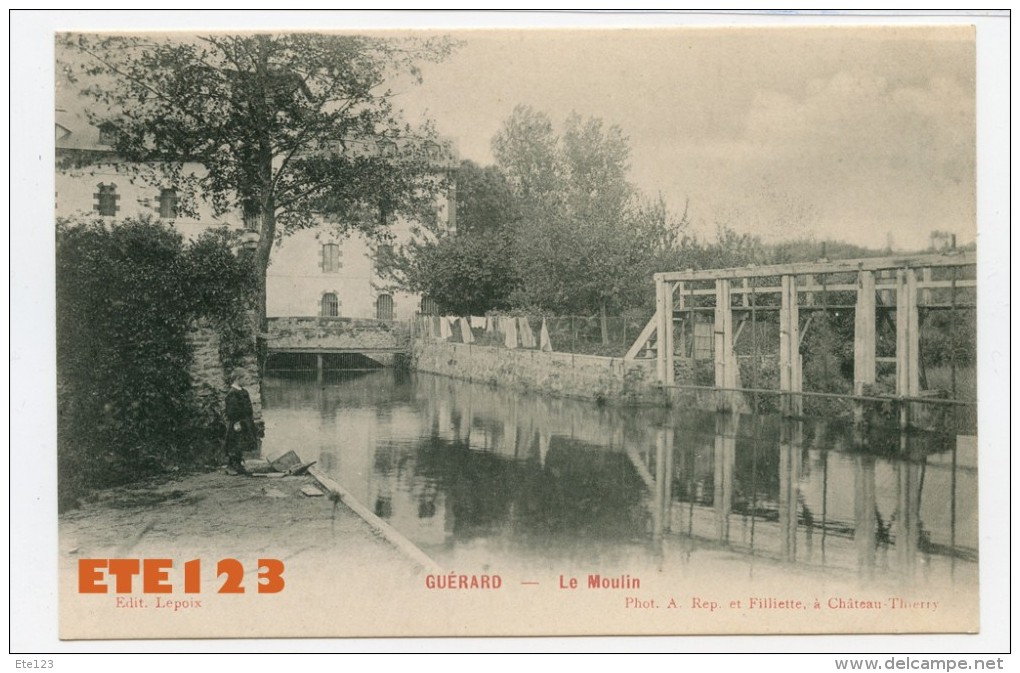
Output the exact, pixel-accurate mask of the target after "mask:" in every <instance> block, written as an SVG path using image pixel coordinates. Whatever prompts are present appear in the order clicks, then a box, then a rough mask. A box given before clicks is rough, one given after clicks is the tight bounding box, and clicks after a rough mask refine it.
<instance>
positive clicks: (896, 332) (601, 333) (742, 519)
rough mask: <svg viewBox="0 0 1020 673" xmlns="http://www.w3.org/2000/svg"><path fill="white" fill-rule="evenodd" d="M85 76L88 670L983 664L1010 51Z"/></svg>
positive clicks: (146, 35) (254, 57)
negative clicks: (829, 646) (941, 638)
mask: <svg viewBox="0 0 1020 673" xmlns="http://www.w3.org/2000/svg"><path fill="white" fill-rule="evenodd" d="M53 41H54V42H53V44H54V51H53V54H54V76H55V80H54V83H53V87H54V89H53V90H54V92H55V96H54V128H55V136H54V137H55V141H54V143H55V145H54V166H55V168H54V173H53V174H54V181H55V182H54V193H55V220H54V222H53V226H54V227H55V234H56V239H55V240H56V246H55V249H54V251H53V255H54V260H55V274H54V280H55V283H56V293H55V296H56V305H55V327H56V333H55V334H56V363H55V365H56V382H57V386H56V412H57V416H56V420H55V424H56V430H57V433H56V434H57V445H56V457H57V460H56V463H55V464H56V466H57V475H56V483H57V490H56V500H57V504H56V507H57V524H58V533H57V549H56V554H57V560H56V569H57V576H58V578H59V581H58V586H57V592H56V593H57V596H58V601H59V609H58V621H59V638H60V639H61V641H65V642H75V641H104V640H111V639H112V640H131V639H176V638H203V639H205V638H214V639H221V638H231V639H233V638H383V637H387V638H390V637H436V636H439V637H463V636H473V637H477V636H498V637H503V636H648V635H659V636H697V635H731V636H735V635H779V634H783V635H804V634H822V635H849V634H855V635H865V634H979V633H981V632H982V630H983V629H984V628H985V627H986V624H984V623H983V621H982V614H983V613H982V607H983V606H982V595H983V590H985V591H987V590H988V589H989V587H987V586H983V583H984V582H987V576H986V575H984V574H982V567H983V564H984V563H985V559H986V553H987V550H986V542H987V540H988V538H987V536H986V535H985V534H984V533H985V530H983V529H982V527H981V525H980V523H981V522H982V521H984V517H985V515H986V512H984V511H982V510H983V508H984V507H985V506H986V505H987V501H986V500H984V496H985V495H987V494H984V493H982V489H981V488H979V482H980V483H981V484H982V488H984V484H985V483H986V481H985V478H982V472H983V471H984V470H985V469H988V468H986V456H985V455H984V453H983V452H984V451H986V450H987V449H988V448H989V447H988V446H987V444H986V443H984V442H983V435H982V433H979V419H980V420H981V421H982V428H983V427H984V425H983V423H985V422H986V421H987V420H988V419H987V418H985V417H984V416H983V415H982V414H983V412H982V411H981V410H982V409H983V405H984V403H985V400H984V399H983V396H982V395H979V387H978V383H979V382H981V381H982V380H983V379H982V377H983V376H984V375H985V372H984V371H982V370H981V367H982V365H981V363H982V362H984V361H985V360H984V359H983V358H984V355H985V353H984V351H983V348H984V345H983V343H984V342H981V343H979V340H978V334H979V331H978V321H979V315H980V314H981V310H982V306H986V304H982V302H986V301H988V300H989V298H991V297H993V296H994V295H995V293H996V292H997V291H998V290H995V289H994V288H991V287H986V286H985V285H984V283H985V280H984V279H985V278H987V274H986V273H985V271H986V270H985V269H984V268H983V264H984V263H985V259H984V258H983V257H982V256H981V255H982V253H981V249H980V247H979V245H978V243H979V233H980V234H983V233H984V231H983V229H982V227H984V226H985V224H986V223H985V222H982V223H981V225H980V226H979V220H978V212H979V172H978V169H977V166H978V150H977V147H978V136H979V133H978V103H977V100H978V93H977V91H978V89H977V79H978V77H977V75H978V52H979V42H980V40H979V34H978V30H977V28H976V27H975V26H974V25H970V24H967V23H966V22H959V21H958V22H953V23H947V22H941V23H935V22H932V23H924V22H920V21H919V22H916V23H902V22H901V23H888V24H884V25H879V24H876V23H874V22H872V23H861V24H857V25H849V24H845V23H843V24H840V23H837V22H833V24H832V25H823V24H819V23H815V24H803V23H795V22H790V23H785V24H776V23H774V22H773V23H770V24H766V23H762V24H760V25H755V24H752V23H748V22H746V21H743V22H739V23H737V22H735V23H734V24H733V25H727V24H726V22H719V21H716V22H713V23H709V24H702V25H674V24H667V25H648V24H647V23H643V22H635V23H634V24H633V25H631V24H628V23H627V22H626V21H623V20H620V21H618V22H616V23H615V24H609V25H601V26H594V27H588V28H568V27H559V28H555V29H550V28H537V27H533V28H522V27H507V28H499V29H497V28H492V29H477V28H473V29H464V28H449V29H440V28H428V29H426V28H420V29H413V30H411V29H406V28H405V29H400V30H393V29H391V30H367V29H361V28H359V29H351V28H349V27H345V25H343V23H341V22H338V23H336V24H331V25H317V26H314V27H308V28H306V29H302V30H297V29H290V28H279V29H272V30H268V29H257V30H235V31H231V30H226V29H223V28H214V29H210V30H202V28H201V26H199V25H195V26H194V27H193V28H190V29H188V30H180V31H175V32H155V31H151V30H133V31H100V30H72V29H68V30H61V31H57V32H55V33H54V35H53ZM987 224H988V226H1007V223H1004V222H989V223H987ZM979 285H980V286H981V288H980V291H979V289H978V286H979ZM1007 353H1008V351H1007ZM991 448H993V449H996V448H999V449H1005V448H1006V447H991ZM979 500H980V503H979ZM979 505H980V506H979ZM1004 587H1005V585H1003V587H1002V588H1004ZM992 590H993V591H998V589H996V588H992Z"/></svg>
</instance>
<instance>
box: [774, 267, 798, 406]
mask: <svg viewBox="0 0 1020 673" xmlns="http://www.w3.org/2000/svg"><path fill="white" fill-rule="evenodd" d="M781 299H782V304H781V306H780V308H779V390H780V392H783V393H799V392H801V390H803V388H802V380H801V358H800V312H799V311H798V308H797V277H796V276H792V275H785V276H783V284H782V297H781ZM781 407H782V412H783V413H784V414H785V415H787V416H799V415H800V414H801V413H802V412H803V401H802V399H801V396H800V395H783V398H782V405H781Z"/></svg>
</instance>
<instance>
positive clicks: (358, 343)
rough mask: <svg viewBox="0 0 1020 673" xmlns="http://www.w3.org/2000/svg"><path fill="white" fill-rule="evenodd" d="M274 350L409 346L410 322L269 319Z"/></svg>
mask: <svg viewBox="0 0 1020 673" xmlns="http://www.w3.org/2000/svg"><path fill="white" fill-rule="evenodd" d="M267 323H268V333H269V337H268V338H269V348H270V350H308V351H313V350H323V351H331V350H332V351H344V350H355V351H357V350H365V351H372V350H394V349H404V350H407V349H408V339H409V332H408V326H407V324H406V323H404V322H401V321H393V320H370V319H364V318H322V317H290V318H269V320H268V321H267Z"/></svg>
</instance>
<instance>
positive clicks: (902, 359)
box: [896, 269, 921, 427]
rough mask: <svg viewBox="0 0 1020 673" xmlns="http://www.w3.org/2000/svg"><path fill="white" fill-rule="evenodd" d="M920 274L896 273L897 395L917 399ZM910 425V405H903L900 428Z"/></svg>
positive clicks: (908, 271)
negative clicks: (918, 276) (918, 279)
mask: <svg viewBox="0 0 1020 673" xmlns="http://www.w3.org/2000/svg"><path fill="white" fill-rule="evenodd" d="M918 348H919V336H918V318H917V274H916V273H915V272H914V270H913V269H899V270H897V272H896V394H897V395H899V396H900V397H917V395H918V394H919V393H920V388H921V379H920V374H919V364H920V363H919V359H918ZM909 423H910V405H909V404H906V403H904V404H901V405H900V425H901V426H904V427H905V426H906V425H908V424H909Z"/></svg>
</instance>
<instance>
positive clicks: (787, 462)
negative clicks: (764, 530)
mask: <svg viewBox="0 0 1020 673" xmlns="http://www.w3.org/2000/svg"><path fill="white" fill-rule="evenodd" d="M803 433H804V426H803V424H802V422H801V421H794V420H788V419H783V420H782V421H781V422H780V430H779V537H780V544H781V545H782V549H781V550H780V552H781V555H782V558H783V560H786V561H793V560H795V559H796V558H797V481H798V479H799V477H800V450H801V444H802V442H803V436H804V434H803Z"/></svg>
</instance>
